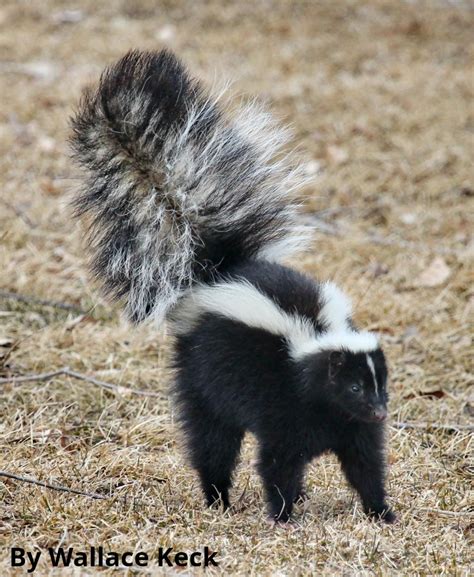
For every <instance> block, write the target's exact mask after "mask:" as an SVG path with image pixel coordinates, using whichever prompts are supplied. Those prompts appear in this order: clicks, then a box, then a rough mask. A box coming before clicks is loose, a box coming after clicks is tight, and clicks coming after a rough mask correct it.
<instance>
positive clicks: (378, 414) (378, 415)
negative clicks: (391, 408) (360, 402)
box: [372, 407, 387, 421]
mask: <svg viewBox="0 0 474 577" xmlns="http://www.w3.org/2000/svg"><path fill="white" fill-rule="evenodd" d="M372 414H373V416H374V419H375V420H376V421H385V419H386V418H387V409H386V408H385V407H375V408H374V409H373V411H372Z"/></svg>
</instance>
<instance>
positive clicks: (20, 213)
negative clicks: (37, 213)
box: [0, 198, 38, 228]
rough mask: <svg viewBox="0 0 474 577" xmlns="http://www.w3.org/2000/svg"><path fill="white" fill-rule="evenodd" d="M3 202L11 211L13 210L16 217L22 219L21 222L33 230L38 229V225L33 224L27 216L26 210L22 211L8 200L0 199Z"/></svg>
mask: <svg viewBox="0 0 474 577" xmlns="http://www.w3.org/2000/svg"><path fill="white" fill-rule="evenodd" d="M0 200H1V201H2V203H3V204H4V205H5V206H6V207H7V208H9V209H10V210H12V211H13V212H14V213H15V214H16V216H17V217H18V218H21V220H22V221H23V222H24V223H25V224H26V225H27V226H29V227H31V228H36V227H37V226H38V225H37V224H36V223H35V222H33V221H32V220H31V218H30V217H29V216H28V215H27V214H26V212H25V211H24V210H21V209H20V208H18V207H17V206H15V205H14V204H12V203H11V202H8V201H7V200H5V199H4V198H2V199H0Z"/></svg>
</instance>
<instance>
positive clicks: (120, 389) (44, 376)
mask: <svg viewBox="0 0 474 577" xmlns="http://www.w3.org/2000/svg"><path fill="white" fill-rule="evenodd" d="M59 375H67V376H68V377H72V378H73V379H78V380H79V381H86V382H87V383H91V384H93V385H97V386H98V387H103V388H104V389H108V390H110V391H115V392H117V393H120V394H132V395H141V396H144V397H161V395H160V393H155V392H153V391H144V390H142V389H131V388H130V387H124V386H122V385H115V384H113V383H107V382H105V381H99V380H98V379H95V378H94V377H90V376H89V375H84V374H83V373H78V372H76V371H72V370H71V369H70V368H69V367H63V368H62V369H58V370H57V371H51V372H49V373H38V374H35V375H25V376H23V377H4V378H0V384H4V383H26V382H28V381H49V380H50V379H52V378H54V377H57V376H59Z"/></svg>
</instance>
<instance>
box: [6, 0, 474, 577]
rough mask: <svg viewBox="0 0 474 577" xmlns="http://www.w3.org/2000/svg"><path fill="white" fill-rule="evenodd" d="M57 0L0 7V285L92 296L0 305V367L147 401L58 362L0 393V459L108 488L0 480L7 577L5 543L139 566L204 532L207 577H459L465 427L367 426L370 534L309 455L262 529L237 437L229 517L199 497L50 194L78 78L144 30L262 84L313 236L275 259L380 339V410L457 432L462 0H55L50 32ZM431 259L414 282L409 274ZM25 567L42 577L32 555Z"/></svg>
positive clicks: (140, 352)
mask: <svg viewBox="0 0 474 577" xmlns="http://www.w3.org/2000/svg"><path fill="white" fill-rule="evenodd" d="M66 4H67V5H69V3H65V2H59V1H54V0H44V1H43V2H21V1H18V0H17V1H13V0H7V1H6V2H3V3H2V6H1V8H0V21H1V27H0V51H1V62H0V82H1V86H0V94H1V95H2V107H1V108H0V186H1V196H0V222H1V232H0V239H1V249H0V271H1V278H0V284H1V286H0V288H2V289H4V290H8V291H15V292H18V293H22V294H26V295H34V296H36V297H38V298H42V299H55V300H58V301H64V302H69V303H74V304H76V305H77V306H78V307H80V308H83V309H88V308H89V307H90V306H91V304H92V303H96V306H94V308H93V311H92V313H91V314H89V315H87V316H84V317H82V316H78V314H77V313H74V312H68V311H64V310H61V309H57V308H54V307H48V306H46V305H44V304H33V303H29V302H18V301H15V300H12V299H8V298H2V299H0V305H1V306H0V311H1V312H0V315H1V316H0V324H1V330H0V338H1V339H2V340H1V343H0V344H1V345H2V346H1V347H0V351H2V353H1V354H2V357H1V358H0V367H1V369H2V375H3V376H5V375H10V374H18V375H20V374H29V373H35V372H44V371H51V370H55V369H57V368H60V367H63V366H66V365H67V366H69V367H71V369H74V370H76V371H80V372H83V373H86V374H89V375H93V376H95V377H96V378H98V379H101V380H108V381H111V382H114V383H119V384H121V385H125V386H128V387H133V388H140V389H147V390H151V391H155V392H158V393H161V394H162V395H161V396H160V398H148V397H141V396H131V395H128V394H127V392H126V391H123V392H122V393H120V392H118V393H117V392H113V391H107V390H105V389H103V388H100V387H97V386H94V385H92V384H90V383H88V382H84V381H78V380H76V379H72V378H71V377H69V376H67V375H61V376H58V377H56V378H54V379H53V380H50V381H48V382H26V383H18V384H12V383H10V384H1V385H0V395H1V401H0V402H1V404H0V413H1V417H0V419H1V420H0V447H1V453H0V469H2V470H8V471H11V472H13V473H18V474H20V475H25V476H30V477H35V478H37V479H41V480H43V481H47V482H51V483H57V484H62V485H67V486H70V487H74V488H76V489H80V490H85V491H90V492H94V493H100V494H104V495H108V494H113V495H114V498H112V499H111V500H103V501H101V500H91V499H89V498H87V497H81V496H74V495H72V494H67V493H59V492H55V491H52V490H49V489H44V488H40V487H35V486H33V485H28V484H25V483H21V482H18V481H13V480H7V479H3V480H0V499H1V500H2V501H3V506H2V509H1V518H0V547H1V549H0V572H1V573H2V574H3V575H8V574H10V573H11V574H13V572H12V570H11V569H10V568H9V556H8V548H9V547H10V546H11V545H12V544H13V545H16V546H21V545H24V546H25V547H27V548H30V549H31V548H33V547H39V548H44V547H47V546H55V545H57V544H58V543H59V542H61V543H63V544H66V545H71V546H74V547H77V548H79V549H81V548H84V547H85V546H86V545H89V544H91V545H92V544H95V545H104V547H106V548H109V549H112V550H117V551H123V550H127V549H128V550H133V549H136V550H145V551H148V552H149V553H150V554H151V555H153V554H154V552H156V550H157V547H158V546H159V545H163V546H173V547H175V548H176V549H180V548H183V549H185V550H195V549H196V548H199V547H201V546H203V545H209V546H210V547H211V548H212V549H214V550H216V551H218V552H219V557H218V558H219V559H220V561H221V568H222V574H225V575H331V576H332V575H372V574H374V575H384V576H385V575H391V574H398V575H407V576H414V575H420V576H421V575H423V576H424V575H468V573H469V541H468V539H469V535H470V533H472V529H473V526H474V518H473V515H472V512H471V513H470V512H469V497H471V499H472V492H471V495H470V494H469V492H470V488H471V487H472V485H471V484H470V483H472V461H471V462H470V461H469V448H470V444H471V440H472V439H471V438H470V431H469V430H468V429H462V430H458V431H456V430H446V429H433V428H420V429H407V430H399V429H396V428H395V427H391V428H390V455H389V461H390V464H391V468H390V482H389V492H390V495H391V502H392V503H393V504H394V507H395V509H396V510H397V511H398V513H399V517H400V520H399V523H398V524H397V525H395V526H393V527H380V526H377V525H375V524H372V523H369V522H368V521H367V520H366V519H365V518H364V517H363V516H362V514H361V511H360V507H359V505H358V504H357V502H356V500H354V498H353V496H352V494H351V492H350V491H349V489H348V488H347V487H346V485H345V484H344V482H343V479H342V477H341V474H340V472H339V470H338V467H337V465H336V463H335V461H334V459H332V458H324V459H322V460H321V461H320V462H318V463H317V464H314V465H313V466H312V467H311V469H310V471H309V474H308V492H309V495H310V500H309V501H308V502H307V503H305V505H304V506H302V507H300V508H299V510H298V513H297V525H296V528H295V530H293V531H288V530H283V529H278V528H277V529H275V528H271V527H269V526H267V525H266V524H265V522H264V518H265V515H264V510H263V502H262V494H261V493H262V492H261V486H260V483H259V480H258V479H257V477H256V475H255V473H254V471H253V468H252V466H251V460H252V458H253V443H252V441H251V440H250V439H249V441H248V442H247V444H246V446H245V451H244V454H243V458H242V463H241V465H240V468H239V473H238V476H237V479H236V488H235V491H234V501H235V502H236V503H237V504H236V510H235V511H233V512H231V513H226V514H218V513H216V512H212V511H208V510H206V509H205V508H204V507H203V506H202V500H201V495H200V493H199V490H198V485H197V482H196V478H195V476H194V474H193V472H192V471H191V470H190V469H189V468H188V466H187V464H186V462H185V460H184V458H183V456H182V453H181V452H180V448H179V440H178V434H177V430H176V427H175V424H174V421H173V409H172V406H171V405H170V403H169V401H168V398H167V394H166V390H167V379H168V374H167V372H166V369H165V368H164V367H165V360H166V354H167V353H166V348H167V343H166V337H165V336H157V335H156V334H155V333H154V332H153V331H151V330H149V329H139V330H135V331H131V330H129V329H128V328H127V327H126V326H124V325H123V324H122V323H121V322H120V321H119V316H118V314H117V311H116V310H113V309H111V308H110V307H108V306H107V305H106V304H105V303H103V302H101V301H100V300H99V297H98V296H97V295H96V293H94V292H93V291H92V289H91V288H90V286H89V284H88V282H87V274H86V271H85V266H84V260H83V252H82V251H81V248H80V235H79V233H78V231H77V230H76V229H75V228H74V227H73V226H72V225H71V220H70V218H69V215H68V212H67V209H66V207H65V198H66V196H67V193H68V192H69V190H70V189H71V188H72V187H73V186H74V181H75V178H76V176H77V173H76V169H75V168H74V167H72V166H71V163H70V161H69V159H68V150H67V145H66V142H65V141H66V137H67V130H68V129H67V119H68V116H69V114H70V113H71V109H72V107H73V106H74V103H75V101H76V100H77V98H78V95H79V92H80V90H81V88H82V87H83V85H84V84H85V83H86V82H87V81H89V80H91V79H94V78H95V77H96V76H97V74H98V72H99V71H100V70H101V68H102V67H103V66H104V64H105V63H107V62H109V61H111V60H113V59H115V58H117V57H118V56H120V55H121V54H122V53H123V52H124V51H125V50H126V49H128V48H130V47H147V48H157V47H160V46H162V45H163V44H164V43H167V44H168V45H169V46H170V47H171V48H173V49H175V50H176V51H177V52H178V53H180V54H181V55H182V56H183V57H184V58H185V59H186V60H187V62H188V63H189V64H190V65H191V66H192V68H193V69H194V70H196V71H197V72H198V73H199V74H200V75H201V76H204V77H205V78H207V79H208V80H211V81H212V80H213V78H214V77H216V76H217V77H219V76H221V75H223V74H224V75H225V76H227V77H229V78H232V79H234V80H235V85H234V88H235V89H236V90H239V91H242V92H245V93H250V94H259V95H262V96H263V97H264V98H265V99H267V100H269V101H270V104H271V106H272V108H273V109H274V110H275V111H276V113H278V114H279V115H281V116H283V117H285V118H286V119H288V120H289V121H290V122H291V123H292V124H293V125H294V128H295V132H296V140H297V141H298V143H300V147H301V150H302V151H304V155H305V157H306V159H307V163H308V164H307V167H308V171H309V172H313V173H315V184H314V186H313V187H310V188H308V189H307V191H306V195H307V214H308V217H309V218H313V219H314V218H318V219H322V220H323V221H324V222H325V223H326V225H327V226H326V229H328V230H326V229H324V230H322V231H321V232H319V233H318V234H317V235H316V238H315V243H314V251H313V252H312V253H311V254H309V255H308V256H306V257H305V258H304V259H303V260H302V261H300V262H299V263H298V266H299V267H301V268H304V269H305V270H307V271H309V272H310V273H312V274H314V275H317V276H320V277H331V278H334V279H336V280H337V281H338V282H339V283H340V284H341V285H342V286H344V287H345V288H346V289H347V290H348V291H349V292H350V294H351V295H352V296H353V297H354V300H355V301H356V303H358V313H357V316H358V320H359V321H360V323H361V324H362V325H363V326H365V327H368V328H370V329H374V330H378V331H380V332H381V333H382V334H383V335H384V344H385V346H386V349H387V352H388V356H389V358H390V362H391V366H392V384H391V389H392V401H391V419H392V422H394V423H396V422H398V421H405V422H406V421H409V422H415V423H437V424H454V425H456V424H460V425H468V424H470V423H471V424H472V417H473V413H474V409H473V401H472V392H471V393H469V390H468V388H469V384H470V382H469V378H470V377H469V371H470V368H471V367H470V365H469V353H470V347H471V341H470V336H469V332H468V321H469V318H468V312H469V303H470V301H469V299H470V298H471V302H472V297H470V284H469V280H470V279H469V253H468V249H469V233H470V231H469V226H470V225H472V220H471V221H470V220H469V209H471V211H472V195H473V188H472V187H473V183H472V164H471V161H472V153H473V129H474V119H473V116H472V89H473V84H472V68H470V62H471V63H472V56H473V54H472V52H473V50H472V27H473V25H474V19H473V17H472V16H473V13H472V11H471V10H470V7H472V4H470V2H469V1H468V0H466V1H465V2H461V1H459V2H454V1H453V2H448V1H442V0H436V1H435V0H432V1H426V2H422V1H415V0H413V1H411V2H402V1H400V2H398V1H395V0H393V1H391V2H390V1H388V0H386V1H384V0H371V1H369V2H356V1H344V2H343V1H331V0H324V1H321V2H311V1H309V0H308V1H307V2H290V1H289V0H288V1H286V2H285V1H283V0H282V1H278V2H277V1H274V0H257V1H253V2H251V1H250V0H249V1H247V0H242V1H239V2H230V1H224V2H222V1H218V0H214V1H212V0H210V1H208V2H204V1H202V2H200V1H197V2H194V1H191V0H190V1H188V2H186V1H184V0H183V1H180V2H171V1H167V0H165V1H163V2H160V3H158V2H154V1H151V0H150V1H146V0H140V1H138V0H137V1H134V2H125V1H121V0H110V1H109V2H107V3H106V2H92V1H88V0H83V1H80V0H78V1H77V2H76V3H75V4H74V7H75V8H76V9H79V10H80V12H76V13H75V16H76V20H77V21H76V22H69V23H67V22H64V20H65V19H66V20H67V19H68V18H67V17H68V14H67V13H64V12H63V11H64V7H65V5H66ZM158 4H159V5H160V8H157V5H158ZM69 7H70V5H69ZM69 19H72V20H74V13H72V16H71V14H69ZM318 211H322V212H321V213H319V214H318V215H317V216H316V213H317V212H318ZM471 216H472V212H471ZM436 258H437V259H438V261H436V262H437V263H438V265H437V267H438V273H439V275H438V277H437V276H436V274H434V273H433V272H431V273H430V271H429V270H428V272H426V269H427V268H428V267H429V265H430V264H431V263H432V262H433V260H434V259H436ZM439 259H442V260H441V261H440V260H439ZM423 271H425V274H424V276H421V277H420V274H422V273H423ZM435 272H436V271H435ZM430 283H431V284H433V285H434V286H431V287H429V286H424V285H426V284H430ZM97 303H99V304H98V305H97ZM8 342H12V343H14V347H11V346H10V345H9V344H8ZM2 375H0V376H2ZM426 391H441V392H440V393H439V394H438V397H440V398H437V397H436V396H426V395H425V396H424V395H421V394H420V393H423V392H426ZM469 394H471V397H470V396H469ZM470 475H471V476H470ZM471 502H472V501H471ZM471 511H472V509H471ZM89 573H94V571H93V570H91V571H90V572H84V571H83V572H82V573H81V574H89ZM150 573H153V574H161V573H160V571H159V570H150ZM36 574H37V575H39V574H40V575H47V574H53V573H52V571H51V569H50V568H49V565H48V564H47V563H43V564H42V565H41V567H40V569H39V570H38V571H37V572H36ZM69 574H71V572H70V571H68V570H62V571H61V570H57V571H56V572H55V573H54V575H69ZM76 574H79V571H78V570H77V571H76ZM109 574H110V575H112V574H115V572H114V571H112V570H110V571H109ZM168 574H171V573H168Z"/></svg>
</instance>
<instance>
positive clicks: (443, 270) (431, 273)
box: [415, 256, 451, 287]
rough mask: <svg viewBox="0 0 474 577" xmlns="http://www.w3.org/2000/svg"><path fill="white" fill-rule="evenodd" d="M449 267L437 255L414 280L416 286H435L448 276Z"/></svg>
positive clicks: (449, 272)
mask: <svg viewBox="0 0 474 577" xmlns="http://www.w3.org/2000/svg"><path fill="white" fill-rule="evenodd" d="M450 274H451V269H450V268H449V266H448V265H447V264H446V261H445V260H444V259H443V258H442V257H440V256H437V257H436V258H435V259H433V261H432V262H431V264H430V265H429V266H428V267H427V268H425V270H424V271H422V272H421V273H420V275H418V277H417V278H416V280H415V286H417V287H436V286H439V285H442V284H443V283H444V282H445V281H446V280H447V279H448V278H449V276H450Z"/></svg>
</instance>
